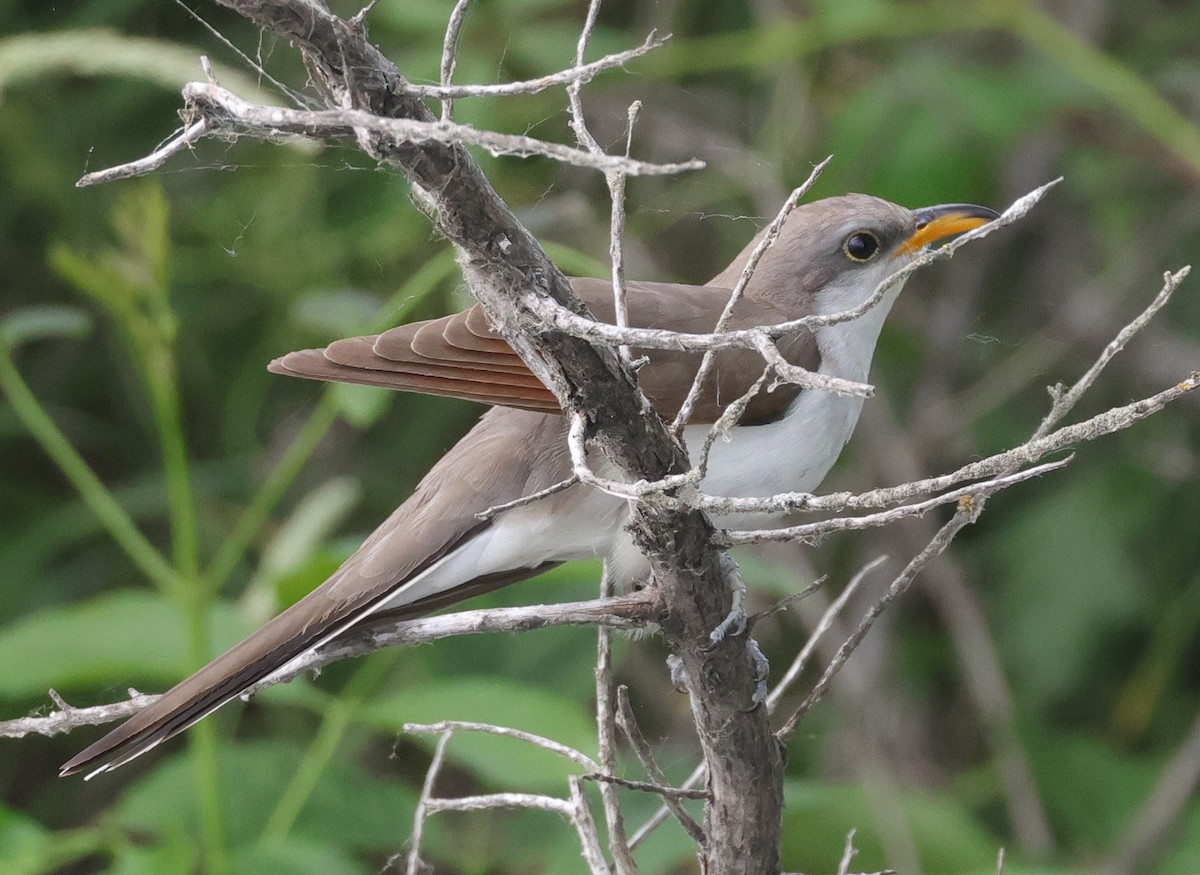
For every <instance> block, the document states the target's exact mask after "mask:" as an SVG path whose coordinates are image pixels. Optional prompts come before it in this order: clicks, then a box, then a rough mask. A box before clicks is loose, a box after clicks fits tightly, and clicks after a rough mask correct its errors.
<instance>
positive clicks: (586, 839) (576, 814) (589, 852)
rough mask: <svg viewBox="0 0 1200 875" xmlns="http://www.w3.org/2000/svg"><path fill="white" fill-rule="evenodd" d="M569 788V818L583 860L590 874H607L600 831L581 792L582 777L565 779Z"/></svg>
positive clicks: (585, 797)
mask: <svg viewBox="0 0 1200 875" xmlns="http://www.w3.org/2000/svg"><path fill="white" fill-rule="evenodd" d="M567 783H568V785H569V786H570V788H571V808H572V813H571V816H570V820H571V823H572V825H573V826H574V827H575V832H576V834H577V835H578V836H579V847H580V851H581V853H582V854H583V860H584V862H585V863H587V865H588V869H589V870H590V871H591V872H592V875H608V864H607V863H605V862H604V851H603V850H602V849H601V847H600V833H599V831H598V830H597V829H596V821H595V820H594V819H593V818H592V809H591V807H590V806H589V805H588V801H587V796H585V795H584V793H583V779H582V778H579V777H577V776H574V777H571V778H570V779H568V781H567Z"/></svg>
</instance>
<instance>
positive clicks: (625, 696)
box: [617, 686, 709, 848]
mask: <svg viewBox="0 0 1200 875" xmlns="http://www.w3.org/2000/svg"><path fill="white" fill-rule="evenodd" d="M617 715H618V716H617V720H618V721H619V723H620V726H621V731H622V732H624V733H625V737H626V738H627V739H629V744H630V745H631V746H632V747H633V752H634V753H635V754H636V755H637V758H638V760H639V761H640V762H641V764H642V768H643V769H645V770H646V774H647V775H649V776H650V780H651V781H653V782H654V783H655V784H661V785H666V784H669V783H670V782H669V781H668V780H667V776H666V775H665V774H663V771H662V769H660V768H659V767H658V763H657V762H655V761H654V753H653V751H651V749H650V745H649V743H648V742H647V741H646V737H645V736H644V735H642V730H641V728H640V727H639V726H638V723H637V718H635V717H634V716H633V708H632V707H631V706H630V704H629V689H628V687H625V686H621V687H618V688H617ZM682 789H683V790H684V791H686V790H687V788H686V787H684V788H682ZM708 795H709V794H708V793H707V792H705V793H704V797H703V798H707V797H708ZM663 806H664V807H665V809H666V810H667V811H669V812H670V813H671V814H673V815H675V819H676V820H678V821H679V825H680V826H682V827H683V829H684V832H686V833H687V834H688V835H689V836H691V837H692V841H694V842H695V843H696V844H698V845H699V846H700V847H702V848H703V847H704V845H705V844H706V843H707V841H708V839H707V837H706V836H705V835H704V829H703V828H702V827H701V826H700V824H698V823H696V819H695V818H694V817H692V816H691V815H690V814H689V813H688V811H687V809H686V808H684V807H683V804H682V803H681V802H680V800H679V798H678V797H677V796H663ZM643 830H644V827H643ZM638 836H641V837H642V838H644V837H645V836H644V835H643V831H642V830H639V831H638ZM638 836H635V837H634V838H633V839H632V840H631V841H630V847H637V844H638V843H639V842H640V840H641V839H640V838H639V837H638Z"/></svg>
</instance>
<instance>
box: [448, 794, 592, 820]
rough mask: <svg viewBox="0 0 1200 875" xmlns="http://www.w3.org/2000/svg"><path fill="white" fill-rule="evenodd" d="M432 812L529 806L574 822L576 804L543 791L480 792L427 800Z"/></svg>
mask: <svg viewBox="0 0 1200 875" xmlns="http://www.w3.org/2000/svg"><path fill="white" fill-rule="evenodd" d="M426 808H427V809H428V811H429V813H430V814H434V813H436V812H439V811H488V810H491V809H494V808H529V809H533V810H534V811H549V812H551V813H552V814H559V815H562V816H563V817H565V818H566V819H567V820H568V821H571V822H572V823H573V822H574V820H575V806H574V805H573V804H572V803H570V802H568V801H566V800H565V799H559V798H558V797H556V796H545V795H543V794H541V793H478V794H476V795H474V796H456V797H453V798H442V797H438V798H435V799H429V800H426Z"/></svg>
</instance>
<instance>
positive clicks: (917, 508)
mask: <svg viewBox="0 0 1200 875" xmlns="http://www.w3.org/2000/svg"><path fill="white" fill-rule="evenodd" d="M1073 458H1074V456H1068V457H1067V458H1065V459H1059V460H1058V461H1055V462H1047V463H1045V464H1044V465H1037V466H1035V467H1033V468H1029V469H1027V470H1025V471H1019V472H1017V473H1015V474H1008V475H1006V476H1004V477H996V478H994V479H992V480H987V481H984V482H983V483H972V484H970V485H969V486H963V487H960V488H959V489H954V490H951V491H950V492H945V493H943V494H941V495H935V496H934V497H933V498H928V499H926V500H925V501H917V502H913V503H912V504H904V505H901V506H900V507H894V508H892V509H891V510H884V511H880V512H878V513H870V514H864V515H863V516H847V517H834V518H833V519H829V520H821V521H820V522H815V523H804V524H803V525H799V526H788V527H786V528H781V529H763V530H751V531H726V532H723V533H722V534H720V535H719V536H718V540H719V542H720V543H722V544H724V545H726V546H730V547H733V546H738V545H742V544H763V543H766V542H769V541H810V542H811V541H813V540H814V539H817V538H820V537H822V536H824V535H828V534H829V533H831V532H853V531H859V530H862V529H871V528H878V527H879V526H886V525H890V524H891V523H894V522H896V521H897V520H902V519H906V518H908V517H914V516H924V515H925V514H927V513H929V512H930V511H931V510H934V509H935V508H938V507H942V506H943V505H946V504H953V503H956V502H960V501H963V500H967V499H970V498H971V497H972V496H974V495H976V494H978V493H982V492H988V493H991V492H996V491H999V490H1001V489H1007V488H1008V487H1010V486H1015V485H1016V484H1018V483H1023V482H1025V481H1026V480H1032V479H1033V478H1034V477H1040V476H1042V475H1043V474H1048V473H1049V472H1051V471H1057V470H1058V469H1059V468H1062V467H1064V466H1065V465H1067V464H1069V463H1070V462H1071V460H1072V459H1073Z"/></svg>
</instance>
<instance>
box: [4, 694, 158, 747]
mask: <svg viewBox="0 0 1200 875" xmlns="http://www.w3.org/2000/svg"><path fill="white" fill-rule="evenodd" d="M49 696H50V698H51V699H52V700H53V701H54V703H55V705H57V707H58V710H57V711H51V712H50V713H48V714H46V715H44V716H40V717H18V718H17V719H15V720H4V721H2V722H0V738H24V737H25V736H26V735H45V736H51V735H60V734H63V733H67V732H72V731H74V730H76V729H78V728H79V727H80V726H98V725H100V724H104V723H111V722H113V721H114V720H124V719H125V718H126V717H132V716H133V715H134V714H136V713H137V712H138V711H141V710H142V709H143V708H145V707H146V706H147V705H149V704H150V703H151V702H153V701H155V700H156V699H157V698H158V696H151V695H146V694H145V693H139V692H138V691H137V690H132V689H131V690H129V698H128V699H126V700H125V701H123V702H114V703H113V704H111V705H97V706H95V707H93V708H75V707H73V706H71V705H68V704H67V703H66V702H64V701H63V700H62V697H61V696H59V695H58V693H56V692H55V691H54V690H50V691H49Z"/></svg>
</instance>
